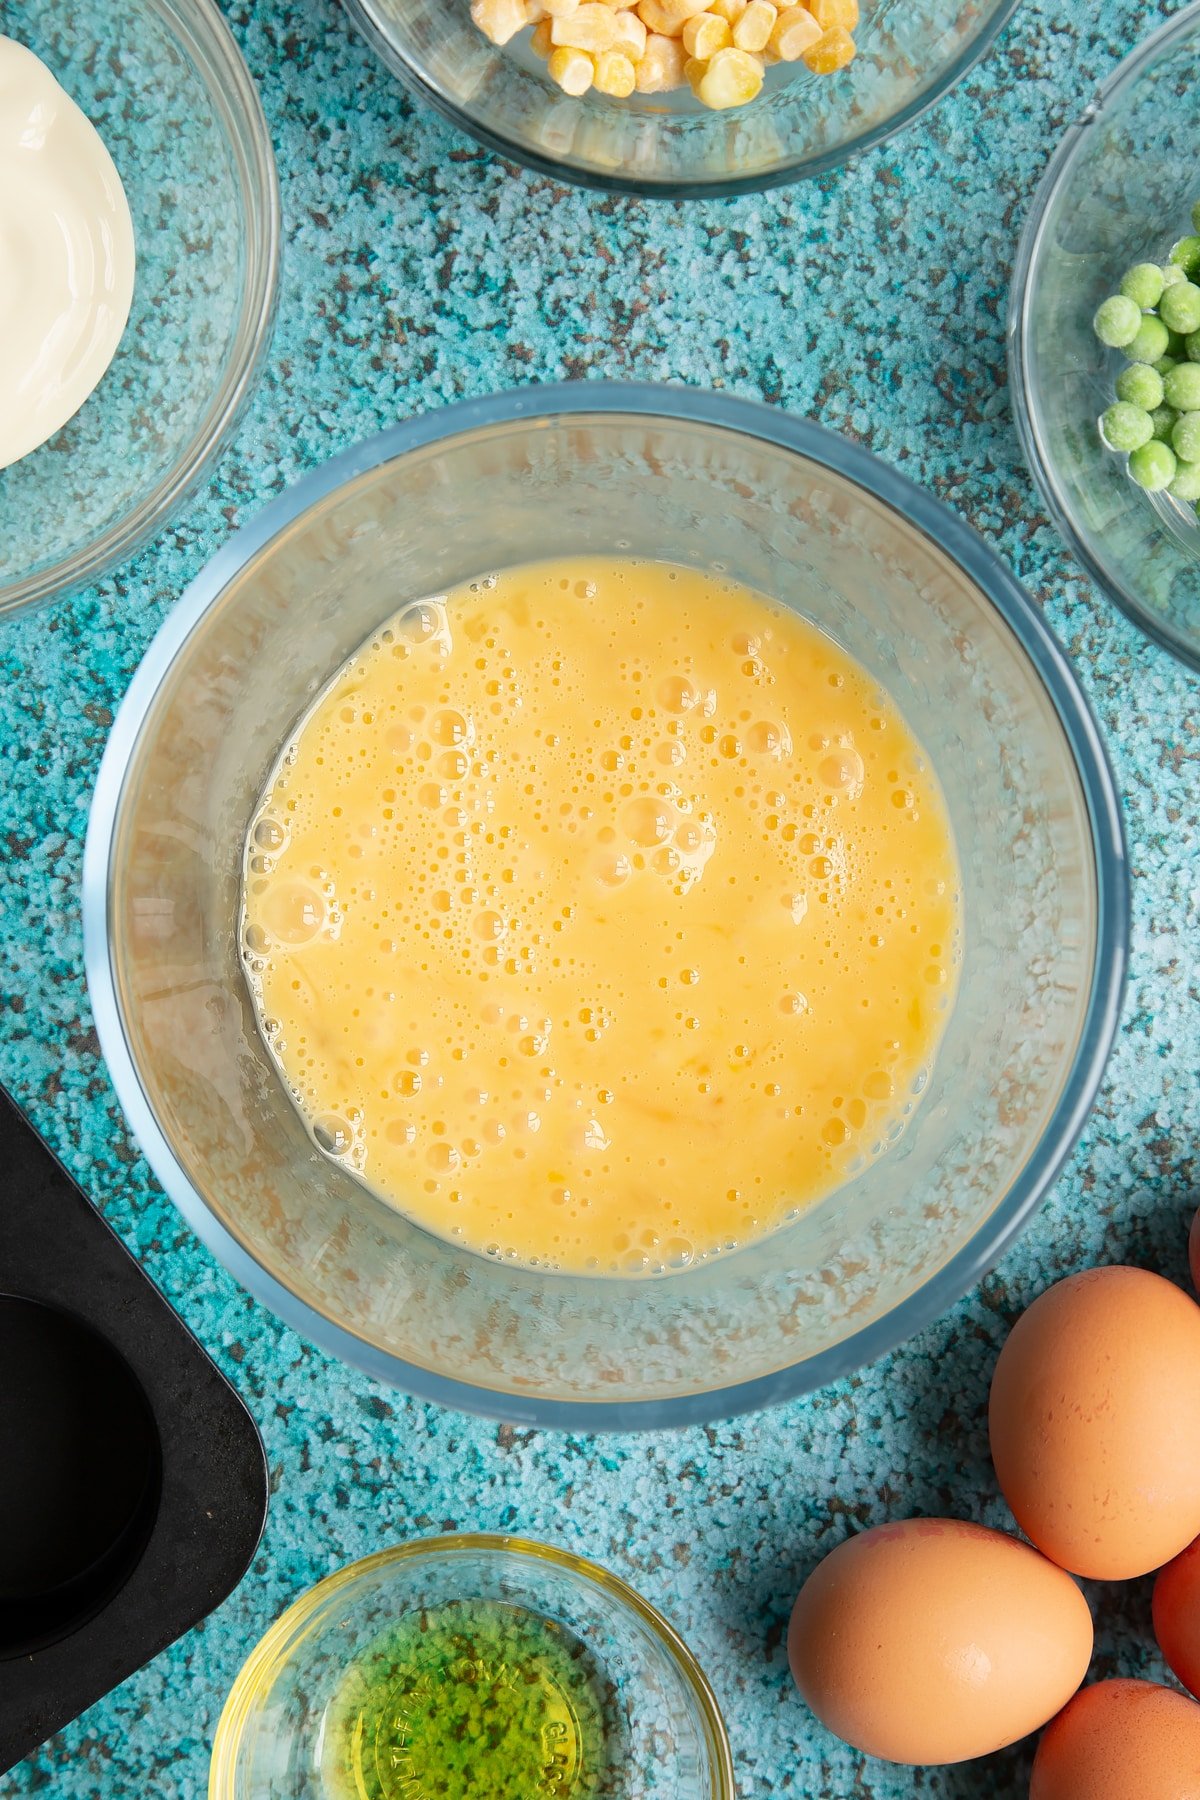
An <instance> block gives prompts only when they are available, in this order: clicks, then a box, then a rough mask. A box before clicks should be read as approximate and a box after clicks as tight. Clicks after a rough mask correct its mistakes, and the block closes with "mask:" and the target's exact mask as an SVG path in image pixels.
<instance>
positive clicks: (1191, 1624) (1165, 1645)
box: [1153, 1538, 1200, 1792]
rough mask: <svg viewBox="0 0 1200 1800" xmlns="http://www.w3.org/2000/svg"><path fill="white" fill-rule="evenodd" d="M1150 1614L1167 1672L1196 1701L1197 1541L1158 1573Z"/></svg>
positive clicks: (1199, 1670) (1199, 1628) (1199, 1667)
mask: <svg viewBox="0 0 1200 1800" xmlns="http://www.w3.org/2000/svg"><path fill="white" fill-rule="evenodd" d="M1153 1612H1154V1635H1155V1637H1156V1638H1157V1639H1158V1647H1159V1649H1160V1650H1161V1651H1162V1653H1163V1655H1164V1657H1165V1658H1166V1661H1167V1667H1168V1669H1170V1671H1171V1673H1172V1675H1174V1676H1176V1677H1177V1678H1178V1680H1180V1681H1181V1682H1182V1683H1183V1685H1184V1687H1185V1688H1190V1689H1191V1690H1192V1692H1193V1694H1195V1696H1196V1698H1197V1699H1200V1538H1197V1539H1196V1541H1195V1543H1194V1544H1189V1545H1188V1547H1187V1549H1186V1550H1185V1551H1184V1552H1183V1555H1182V1556H1177V1557H1176V1558H1175V1561H1174V1562H1169V1563H1168V1564H1167V1566H1166V1568H1165V1569H1160V1570H1159V1571H1158V1575H1157V1577H1156V1579H1155V1583H1154V1602H1153ZM1197 1791H1198V1792H1200V1789H1198V1790H1197Z"/></svg>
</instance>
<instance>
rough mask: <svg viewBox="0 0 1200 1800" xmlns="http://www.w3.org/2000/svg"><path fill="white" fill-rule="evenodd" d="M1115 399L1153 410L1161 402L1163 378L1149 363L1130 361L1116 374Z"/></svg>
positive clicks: (1148, 410) (1144, 409)
mask: <svg viewBox="0 0 1200 1800" xmlns="http://www.w3.org/2000/svg"><path fill="white" fill-rule="evenodd" d="M1197 373H1200V370H1198V371H1197ZM1117 399H1118V400H1127V401H1128V402H1129V404H1130V405H1131V406H1140V407H1141V409H1142V411H1143V412H1153V411H1154V408H1155V407H1156V406H1161V405H1162V403H1163V378H1162V376H1161V375H1160V374H1159V373H1158V371H1157V369H1156V368H1154V367H1152V366H1151V364H1150V363H1130V365H1129V367H1128V368H1127V369H1122V370H1121V373H1120V374H1119V375H1118V376H1117Z"/></svg>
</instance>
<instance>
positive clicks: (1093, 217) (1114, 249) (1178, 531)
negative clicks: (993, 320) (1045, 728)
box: [1008, 6, 1200, 668]
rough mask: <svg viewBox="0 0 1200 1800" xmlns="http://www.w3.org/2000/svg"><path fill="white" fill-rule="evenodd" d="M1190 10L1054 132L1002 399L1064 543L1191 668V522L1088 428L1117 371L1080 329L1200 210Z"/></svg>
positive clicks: (1197, 637)
mask: <svg viewBox="0 0 1200 1800" xmlns="http://www.w3.org/2000/svg"><path fill="white" fill-rule="evenodd" d="M1198 86H1200V6H1189V7H1187V8H1186V9H1185V10H1184V11H1183V12H1181V13H1178V14H1177V15H1176V16H1175V17H1174V18H1173V19H1171V20H1170V22H1169V23H1168V24H1166V25H1164V26H1162V27H1161V29H1160V30H1158V31H1156V32H1155V33H1154V34H1153V36H1152V37H1150V38H1148V39H1147V41H1146V42H1145V43H1144V44H1143V45H1142V46H1141V47H1140V48H1139V49H1138V50H1135V51H1134V53H1133V55H1132V56H1129V57H1127V58H1126V59H1125V61H1124V62H1123V63H1122V64H1121V66H1120V68H1119V69H1118V70H1117V71H1116V73H1115V74H1114V75H1113V76H1112V78H1111V79H1110V80H1109V81H1108V82H1106V83H1105V85H1104V86H1103V87H1102V88H1101V89H1100V92H1099V94H1098V95H1097V96H1096V98H1095V99H1094V100H1093V101H1092V103H1091V105H1090V106H1089V107H1088V108H1087V110H1086V111H1085V112H1084V114H1083V116H1082V118H1081V119H1080V120H1079V122H1078V123H1077V124H1076V125H1073V126H1072V127H1071V129H1070V130H1069V131H1068V132H1067V134H1066V136H1065V137H1064V139H1063V141H1062V143H1061V144H1060V145H1059V147H1058V150H1057V151H1056V153H1055V155H1054V157H1053V158H1052V160H1051V162H1050V166H1049V168H1048V169H1047V170H1046V173H1045V176H1044V177H1043V180H1042V184H1041V186H1040V188H1039V189H1038V192H1037V194H1036V196H1035V198H1034V203H1033V207H1032V210H1031V212H1030V215H1029V218H1028V221H1027V222H1026V225H1025V230H1024V232H1023V234H1022V237H1021V243H1020V248H1019V250H1018V253H1017V262H1016V268H1015V270H1014V273H1013V286H1012V300H1011V305H1010V310H1009V323H1008V345H1009V349H1008V354H1009V370H1010V378H1011V379H1010V385H1011V388H1012V392H1013V404H1014V408H1015V411H1016V419H1017V426H1018V429H1019V431H1020V434H1021V443H1022V445H1023V448H1024V451H1025V459H1026V461H1027V462H1028V464H1029V467H1030V470H1031V471H1032V473H1033V477H1034V480H1035V481H1036V482H1037V485H1038V487H1039V488H1040V490H1041V493H1042V498H1043V499H1044V500H1045V502H1046V506H1047V508H1048V510H1049V512H1050V515H1051V517H1052V518H1053V520H1054V522H1055V524H1056V525H1057V526H1058V529H1059V530H1060V532H1061V533H1062V535H1063V537H1064V538H1065V539H1066V540H1067V543H1068V544H1069V545H1070V547H1071V549H1072V551H1073V552H1074V554H1075V555H1076V556H1077V557H1078V558H1079V560H1080V562H1082V563H1083V565H1084V567H1085V568H1086V569H1087V570H1088V572H1089V574H1091V575H1092V576H1093V577H1094V578H1095V580H1096V581H1098V582H1099V584H1100V586H1101V587H1102V588H1103V589H1104V591H1105V592H1106V593H1107V594H1108V595H1109V596H1110V597H1111V598H1112V599H1113V600H1115V601H1116V603H1117V605H1118V606H1119V607H1121V608H1122V609H1123V611H1125V612H1126V613H1128V615H1129V617H1130V618H1131V619H1132V620H1133V621H1134V623H1135V624H1137V625H1139V626H1140V627H1141V629H1142V630H1143V631H1145V632H1146V633H1147V634H1148V635H1149V636H1150V637H1152V638H1154V639H1155V640H1156V641H1157V642H1158V643H1160V644H1162V645H1163V646H1164V648H1165V649H1167V650H1170V651H1171V652H1172V653H1173V654H1174V655H1175V656H1178V657H1180V658H1181V659H1182V661H1184V662H1186V663H1190V664H1191V665H1192V667H1193V668H1200V523H1198V521H1197V518H1196V511H1195V508H1194V507H1193V506H1190V505H1187V504H1186V503H1185V502H1182V501H1178V500H1173V499H1171V497H1170V496H1169V495H1167V494H1165V493H1164V494H1153V495H1152V494H1147V493H1144V492H1143V490H1142V489H1141V488H1139V487H1137V486H1135V484H1134V483H1133V482H1132V481H1131V480H1130V479H1129V477H1128V475H1127V474H1126V472H1125V458H1124V457H1123V456H1116V455H1113V454H1112V452H1110V451H1108V450H1106V449H1105V448H1104V447H1103V445H1102V444H1101V442H1100V438H1099V433H1098V431H1097V425H1096V421H1097V419H1098V418H1099V415H1100V414H1101V413H1102V412H1103V411H1104V409H1105V407H1106V406H1110V405H1111V404H1112V402H1113V400H1114V399H1115V398H1116V395H1115V393H1114V391H1113V383H1114V379H1115V377H1116V375H1117V374H1118V372H1119V371H1120V369H1121V368H1122V367H1123V365H1124V359H1123V358H1122V357H1121V355H1120V353H1119V352H1118V351H1115V350H1109V349H1106V347H1105V346H1104V345H1103V344H1101V343H1100V342H1099V340H1098V339H1097V338H1096V336H1095V333H1094V332H1093V330H1092V316H1093V314H1094V313H1095V310H1096V307H1097V306H1098V305H1099V303H1100V302H1101V300H1103V299H1104V298H1105V297H1106V296H1107V295H1108V294H1111V293H1113V292H1115V291H1116V287H1117V284H1118V282H1119V281H1120V279H1121V277H1122V275H1123V274H1124V273H1125V271H1126V269H1127V268H1129V266H1130V265H1131V264H1132V263H1136V262H1143V261H1149V262H1163V261H1165V259H1166V257H1167V253H1168V252H1169V250H1170V248H1171V245H1172V244H1173V243H1174V242H1175V241H1176V239H1178V238H1181V237H1183V236H1184V235H1185V233H1187V232H1189V231H1190V230H1191V225H1190V222H1189V220H1190V212H1191V206H1192V202H1193V201H1194V200H1196V199H1197V198H1200V177H1198V176H1197V172H1196V91H1197V87H1198Z"/></svg>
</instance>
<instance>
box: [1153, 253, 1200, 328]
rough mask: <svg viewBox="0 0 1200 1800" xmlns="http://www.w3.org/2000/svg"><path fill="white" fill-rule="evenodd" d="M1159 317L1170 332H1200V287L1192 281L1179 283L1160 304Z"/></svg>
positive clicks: (1165, 295)
mask: <svg viewBox="0 0 1200 1800" xmlns="http://www.w3.org/2000/svg"><path fill="white" fill-rule="evenodd" d="M1197 241H1198V242H1200V239H1198V240H1197ZM1158 316H1159V318H1160V319H1161V320H1162V322H1163V324H1164V325H1165V326H1166V327H1167V329H1168V331H1180V332H1184V333H1188V332H1192V331H1200V287H1197V286H1196V284H1195V282H1192V281H1177V282H1176V283H1175V286H1174V287H1169V288H1168V289H1167V291H1166V293H1165V294H1164V295H1163V297H1162V299H1161V301H1160V302H1159V307H1158Z"/></svg>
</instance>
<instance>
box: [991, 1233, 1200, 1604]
mask: <svg viewBox="0 0 1200 1800" xmlns="http://www.w3.org/2000/svg"><path fill="white" fill-rule="evenodd" d="M988 1426H989V1430H990V1433H991V1441H992V1459H993V1461H994V1462H995V1465H996V1474H997V1476H998V1477H999V1480H1000V1486H1001V1487H1002V1488H1003V1490H1004V1498H1005V1499H1006V1500H1007V1501H1008V1504H1009V1505H1010V1506H1011V1507H1012V1510H1013V1514H1014V1516H1015V1518H1016V1521H1017V1523H1018V1525H1019V1526H1020V1527H1021V1529H1022V1531H1023V1532H1024V1533H1025V1535H1026V1536H1027V1537H1029V1538H1032V1540H1033V1542H1034V1543H1035V1544H1036V1545H1037V1546H1038V1548H1039V1550H1044V1551H1045V1553H1046V1555H1047V1556H1049V1557H1051V1558H1052V1559H1053V1561H1054V1562H1056V1563H1059V1564H1061V1566H1062V1567H1063V1568H1064V1569H1072V1570H1073V1571H1074V1572H1075V1574H1077V1575H1089V1576H1094V1577H1096V1578H1097V1579H1100V1580H1110V1581H1119V1580H1123V1579H1125V1578H1126V1577H1129V1576H1132V1575H1144V1574H1146V1573H1147V1571H1148V1570H1150V1569H1157V1568H1159V1567H1160V1566H1161V1564H1163V1563H1165V1562H1169V1561H1170V1559H1171V1557H1173V1556H1177V1555H1178V1554H1179V1552H1180V1551H1181V1550H1182V1549H1183V1548H1184V1546H1185V1545H1186V1544H1190V1543H1191V1541H1192V1539H1193V1538H1194V1537H1196V1536H1198V1535H1200V1306H1197V1305H1196V1303H1195V1301H1194V1300H1192V1299H1190V1298H1189V1296H1188V1295H1187V1294H1185V1293H1183V1292H1182V1290H1181V1289H1179V1288H1177V1287H1173V1286H1172V1285H1171V1283H1170V1282H1169V1281H1164V1280H1163V1279H1162V1277H1161V1275H1152V1274H1150V1273H1149V1272H1148V1271H1147V1270H1145V1269H1126V1268H1107V1269H1089V1270H1088V1271H1087V1272H1086V1273H1085V1274H1082V1275H1071V1276H1069V1277H1068V1278H1067V1280H1066V1281H1060V1282H1059V1283H1058V1284H1057V1286H1056V1287H1052V1288H1049V1289H1048V1290H1047V1291H1046V1293H1044V1294H1042V1295H1041V1296H1040V1297H1039V1298H1038V1299H1037V1300H1035V1301H1034V1303H1033V1305H1032V1306H1031V1307H1030V1308H1029V1310H1028V1312H1026V1313H1024V1314H1023V1315H1022V1316H1021V1318H1019V1319H1018V1320H1017V1323H1016V1324H1015V1325H1014V1326H1013V1329H1012V1331H1011V1333H1010V1334H1009V1338H1008V1342H1007V1343H1006V1344H1005V1346H1004V1348H1003V1350H1002V1351H1001V1352H1000V1359H999V1361H998V1362H997V1364H996V1373H995V1375H994V1376H993V1378H992V1392H991V1400H990V1403H989V1409H988Z"/></svg>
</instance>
